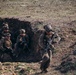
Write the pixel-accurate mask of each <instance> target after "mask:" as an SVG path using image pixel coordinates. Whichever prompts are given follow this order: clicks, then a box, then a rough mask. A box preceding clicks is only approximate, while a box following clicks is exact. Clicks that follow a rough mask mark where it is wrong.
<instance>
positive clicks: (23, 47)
mask: <svg viewBox="0 0 76 75" xmlns="http://www.w3.org/2000/svg"><path fill="white" fill-rule="evenodd" d="M25 32H26V31H25V29H20V34H19V36H18V37H17V40H16V44H15V52H14V54H15V57H16V58H17V57H19V55H20V54H21V53H22V52H23V51H24V52H25V54H26V55H25V56H27V55H28V52H29V48H28V43H29V39H28V36H27V34H26V33H25Z"/></svg>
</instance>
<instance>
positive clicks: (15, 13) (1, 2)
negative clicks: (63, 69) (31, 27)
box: [0, 0, 76, 75]
mask: <svg viewBox="0 0 76 75" xmlns="http://www.w3.org/2000/svg"><path fill="white" fill-rule="evenodd" d="M0 17H18V18H24V19H25V18H26V19H27V20H29V19H33V20H41V21H44V22H45V21H47V22H49V23H51V24H53V25H54V26H55V27H56V28H57V29H58V28H59V29H60V31H61V32H59V34H60V35H61V36H62V37H63V38H64V39H65V41H62V42H61V43H60V45H59V46H60V47H59V46H57V52H56V54H55V55H54V56H53V61H52V65H54V66H55V65H58V64H60V62H61V61H60V59H61V57H62V56H63V55H64V54H66V53H68V52H69V50H70V49H69V46H70V45H71V43H73V42H74V41H76V36H75V35H74V34H72V33H71V31H70V25H68V26H67V24H68V22H69V23H70V21H74V20H76V0H0ZM54 26H53V27H54ZM39 28H41V26H39ZM67 28H68V29H67ZM73 31H75V32H76V29H75V28H73ZM69 32H70V33H69ZM68 49H69V50H68ZM39 71H40V69H39V64H38V63H25V62H24V63H20V62H17V63H14V62H13V63H9V62H7V63H0V75H37V74H35V73H37V72H39ZM44 75H46V74H44ZM47 75H76V72H69V73H66V74H61V73H60V72H58V71H56V70H54V67H50V68H49V72H48V73H47Z"/></svg>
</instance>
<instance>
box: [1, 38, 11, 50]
mask: <svg viewBox="0 0 76 75" xmlns="http://www.w3.org/2000/svg"><path fill="white" fill-rule="evenodd" d="M6 49H12V42H11V40H6V39H5V38H4V37H3V38H2V39H1V40H0V50H3V51H4V50H6Z"/></svg>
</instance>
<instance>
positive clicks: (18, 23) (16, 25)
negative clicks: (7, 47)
mask: <svg viewBox="0 0 76 75" xmlns="http://www.w3.org/2000/svg"><path fill="white" fill-rule="evenodd" d="M5 22H7V23H8V25H9V28H10V31H11V32H12V35H13V37H12V38H14V39H12V43H13V46H14V44H15V43H16V39H17V36H18V35H19V30H20V29H25V30H26V34H27V35H28V37H29V49H30V54H28V56H27V57H25V54H22V55H21V56H19V57H18V58H16V59H15V61H17V62H36V61H40V60H41V59H40V58H41V56H40V53H39V51H38V49H37V48H38V39H39V35H40V34H41V33H42V31H38V32H35V31H34V30H33V29H34V28H32V24H31V22H29V21H22V20H19V19H16V18H0V28H2V25H3V23H5ZM0 56H1V55H0ZM4 58H5V59H2V60H3V61H4V62H9V61H12V60H11V59H8V58H9V57H8V56H5V57H4Z"/></svg>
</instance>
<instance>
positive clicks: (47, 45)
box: [39, 25, 60, 73]
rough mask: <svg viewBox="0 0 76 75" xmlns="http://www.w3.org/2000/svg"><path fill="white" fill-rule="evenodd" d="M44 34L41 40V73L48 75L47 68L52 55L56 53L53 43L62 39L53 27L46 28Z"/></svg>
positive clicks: (46, 26) (47, 26)
mask: <svg viewBox="0 0 76 75" xmlns="http://www.w3.org/2000/svg"><path fill="white" fill-rule="evenodd" d="M44 30H45V31H44V33H43V34H41V35H40V38H39V40H40V41H42V43H43V47H42V61H40V64H41V65H40V69H41V73H46V72H47V68H48V67H49V65H50V61H51V59H52V53H53V51H54V46H53V43H57V42H58V41H60V37H59V36H58V34H56V33H55V32H54V31H53V29H52V27H51V25H45V26H44Z"/></svg>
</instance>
